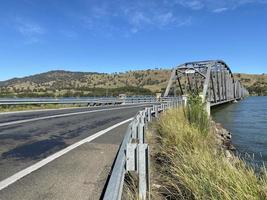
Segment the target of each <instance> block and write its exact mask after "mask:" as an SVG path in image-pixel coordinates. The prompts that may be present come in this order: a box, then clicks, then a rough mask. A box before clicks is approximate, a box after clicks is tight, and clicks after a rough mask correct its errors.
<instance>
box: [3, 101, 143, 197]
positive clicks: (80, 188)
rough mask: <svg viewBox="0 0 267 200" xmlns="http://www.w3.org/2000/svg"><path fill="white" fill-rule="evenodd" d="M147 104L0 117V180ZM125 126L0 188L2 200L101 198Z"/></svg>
mask: <svg viewBox="0 0 267 200" xmlns="http://www.w3.org/2000/svg"><path fill="white" fill-rule="evenodd" d="M146 106H147V105H146ZM144 107H145V105H125V106H109V107H99V108H78V109H66V110H65V109H64V110H52V111H51V110H50V111H35V112H23V113H11V114H3V115H0V156H1V157H0V181H4V180H6V179H7V178H9V177H10V176H12V175H14V174H16V173H17V172H20V171H21V170H23V169H25V168H27V167H29V166H32V165H33V164H35V163H38V162H39V161H41V160H43V159H45V158H47V157H48V156H51V155H53V154H54V153H55V152H59V151H60V150H62V149H64V148H66V147H68V146H70V145H72V144H75V143H77V142H78V141H81V140H83V139H84V138H87V137H89V136H92V135H94V134H95V133H97V132H99V131H101V130H104V129H107V128H108V127H111V126H113V125H114V124H117V123H119V122H122V121H124V120H126V119H129V118H131V117H134V115H135V114H136V113H137V112H138V111H139V110H140V109H142V108H144ZM69 113H71V114H69ZM55 115H56V116H57V117H54V116H55ZM61 115H62V116H61ZM50 116H52V117H51V118H50ZM43 117H44V118H45V119H42V118H43ZM38 118H39V119H38ZM23 120H29V121H23ZM10 122H12V123H13V124H12V123H11V124H9V123H10ZM127 125H128V123H124V124H123V125H120V126H118V127H117V128H114V129H112V130H110V131H108V132H107V133H105V134H104V135H102V136H100V137H98V138H97V139H95V140H93V141H91V142H88V143H84V144H82V145H81V146H79V147H77V148H75V149H73V150H72V151H70V152H68V153H66V154H64V155H62V156H61V157H59V158H57V159H55V160H54V161H52V162H50V163H48V164H47V165H45V166H43V167H41V168H40V169H38V170H36V171H33V172H32V173H30V174H29V175H27V176H25V177H23V178H21V179H20V180H18V181H17V182H15V183H13V184H11V185H9V186H7V187H6V188H4V189H2V190H1V191H0V200H6V199H7V200H9V199H12V200H13V199H14V200H16V199H20V200H24V199H25V200H26V199H99V197H100V195H101V192H102V190H103V187H104V184H105V182H106V179H107V176H108V173H109V171H110V167H111V165H112V163H113V161H114V158H115V156H116V153H117V150H118V148H119V145H120V143H121V141H122V138H123V136H124V133H125V131H126V129H127Z"/></svg>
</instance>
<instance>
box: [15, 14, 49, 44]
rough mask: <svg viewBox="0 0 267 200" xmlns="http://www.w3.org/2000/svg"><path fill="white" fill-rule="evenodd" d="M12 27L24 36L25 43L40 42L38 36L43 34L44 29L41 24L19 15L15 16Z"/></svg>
mask: <svg viewBox="0 0 267 200" xmlns="http://www.w3.org/2000/svg"><path fill="white" fill-rule="evenodd" d="M14 27H15V29H16V30H17V31H18V32H19V33H20V34H21V35H22V36H24V37H25V40H26V43H36V42H40V36H41V35H43V34H45V29H44V28H43V27H42V26H41V25H39V24H37V23H35V22H33V21H31V20H26V19H24V18H21V17H17V18H15V20H14Z"/></svg>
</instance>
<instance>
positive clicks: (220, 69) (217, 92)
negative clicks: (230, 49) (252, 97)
mask: <svg viewBox="0 0 267 200" xmlns="http://www.w3.org/2000/svg"><path fill="white" fill-rule="evenodd" d="M190 93H195V94H200V95H201V96H202V97H203V101H206V102H209V103H210V106H215V105H219V104H223V103H227V102H231V101H236V100H240V99H242V98H244V97H246V96H248V95H249V93H248V91H247V89H246V88H245V87H244V86H242V84H241V83H240V82H239V81H238V80H235V78H234V76H233V73H232V71H231V69H230V68H229V66H228V65H227V64H226V63H225V62H224V61H222V60H208V61H199V62H188V63H184V64H182V65H179V66H178V67H175V68H174V69H173V70H172V73H171V77H170V79H169V82H168V86H167V88H166V90H165V93H164V96H165V97H166V96H170V95H188V94H190Z"/></svg>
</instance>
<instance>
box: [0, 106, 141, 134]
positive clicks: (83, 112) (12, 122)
mask: <svg viewBox="0 0 267 200" xmlns="http://www.w3.org/2000/svg"><path fill="white" fill-rule="evenodd" d="M140 106H142V105H137V106H128V107H119V108H106V109H101V110H89V111H82V112H75V113H65V114H59V115H52V116H45V117H37V118H32V119H23V120H18V121H11V122H5V123H0V127H3V126H9V125H15V124H22V123H26V122H34V121H38V120H44V119H53V118H58V117H67V116H72V115H82V114H87V113H95V112H103V111H110V110H121V109H127V108H137V107H140ZM3 134H5V133H0V135H3Z"/></svg>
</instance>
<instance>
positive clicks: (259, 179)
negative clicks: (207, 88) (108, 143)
mask: <svg viewBox="0 0 267 200" xmlns="http://www.w3.org/2000/svg"><path fill="white" fill-rule="evenodd" d="M197 109H201V108H200V107H198V108H195V110H194V108H193V109H191V110H190V109H189V110H188V109H183V108H177V109H172V110H168V111H167V112H165V113H163V114H162V115H161V116H160V118H159V120H157V121H156V122H154V123H153V124H152V126H151V127H150V129H149V134H148V141H149V144H150V150H151V151H150V152H151V179H152V180H151V186H152V187H151V199H205V200H206V199H214V200H215V199H216V200H220V199H222V200H227V199H229V200H230V199H238V200H242V199H250V200H252V199H267V175H266V170H265V169H263V170H262V171H261V173H260V174H259V175H258V174H257V175H256V174H255V172H254V169H253V168H252V167H250V166H247V165H246V164H245V162H244V161H242V160H241V159H240V158H238V157H236V156H234V155H233V154H232V153H231V150H232V149H233V147H232V145H231V142H230V140H231V135H230V134H229V132H228V131H227V130H225V129H223V128H222V127H221V126H220V125H219V124H216V123H215V122H210V121H209V120H208V123H206V119H205V118H206V115H205V113H204V112H202V111H201V112H197ZM197 113H200V114H197ZM203 124H204V126H203Z"/></svg>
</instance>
